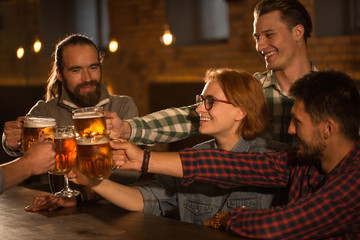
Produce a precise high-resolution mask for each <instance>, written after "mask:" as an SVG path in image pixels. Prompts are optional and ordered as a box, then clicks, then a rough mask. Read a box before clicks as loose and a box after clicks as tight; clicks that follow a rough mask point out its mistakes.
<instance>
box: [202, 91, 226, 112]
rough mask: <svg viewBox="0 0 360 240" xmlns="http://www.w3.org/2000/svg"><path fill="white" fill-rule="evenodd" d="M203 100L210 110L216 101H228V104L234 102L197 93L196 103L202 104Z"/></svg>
mask: <svg viewBox="0 0 360 240" xmlns="http://www.w3.org/2000/svg"><path fill="white" fill-rule="evenodd" d="M202 102H204V105H205V109H206V110H208V111H210V110H211V109H212V107H213V105H214V102H222V103H227V104H232V103H231V102H229V101H225V100H218V99H215V98H213V97H211V96H206V97H204V96H203V95H196V104H197V105H200V104H201V103H202Z"/></svg>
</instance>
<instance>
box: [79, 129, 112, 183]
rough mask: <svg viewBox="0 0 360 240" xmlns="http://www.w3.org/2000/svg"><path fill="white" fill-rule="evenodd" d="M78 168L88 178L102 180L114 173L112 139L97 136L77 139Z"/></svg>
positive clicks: (105, 136)
mask: <svg viewBox="0 0 360 240" xmlns="http://www.w3.org/2000/svg"><path fill="white" fill-rule="evenodd" d="M76 144H77V155H78V160H77V167H78V169H79V170H80V171H81V172H82V174H84V175H85V176H86V177H88V178H92V179H97V180H102V179H104V178H107V177H109V176H110V174H111V171H112V151H111V147H110V138H109V137H108V136H107V135H97V136H94V138H81V137H77V138H76Z"/></svg>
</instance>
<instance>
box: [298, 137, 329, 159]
mask: <svg viewBox="0 0 360 240" xmlns="http://www.w3.org/2000/svg"><path fill="white" fill-rule="evenodd" d="M298 140H299V143H300V144H301V145H302V146H303V149H299V150H298V153H297V157H298V159H299V160H301V161H306V160H320V159H321V157H322V156H323V155H324V154H323V153H324V151H325V149H326V144H325V142H324V140H323V139H322V138H321V134H320V130H316V131H315V132H314V133H313V136H312V138H311V140H310V142H308V143H306V142H304V141H302V140H300V139H298Z"/></svg>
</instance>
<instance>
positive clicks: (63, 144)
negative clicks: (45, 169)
mask: <svg viewBox="0 0 360 240" xmlns="http://www.w3.org/2000/svg"><path fill="white" fill-rule="evenodd" d="M52 140H53V141H54V142H55V152H56V157H55V158H56V163H55V168H54V169H53V170H51V171H49V173H50V174H56V175H64V174H66V173H69V172H70V171H71V169H72V168H73V167H74V165H75V161H76V141H75V136H74V135H72V136H63V137H53V138H52Z"/></svg>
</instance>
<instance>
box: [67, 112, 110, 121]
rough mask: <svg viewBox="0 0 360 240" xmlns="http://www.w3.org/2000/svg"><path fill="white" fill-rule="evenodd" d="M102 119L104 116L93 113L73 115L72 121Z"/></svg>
mask: <svg viewBox="0 0 360 240" xmlns="http://www.w3.org/2000/svg"><path fill="white" fill-rule="evenodd" d="M97 117H104V114H100V113H95V112H79V113H75V114H74V115H73V117H72V118H73V119H85V118H97Z"/></svg>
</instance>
